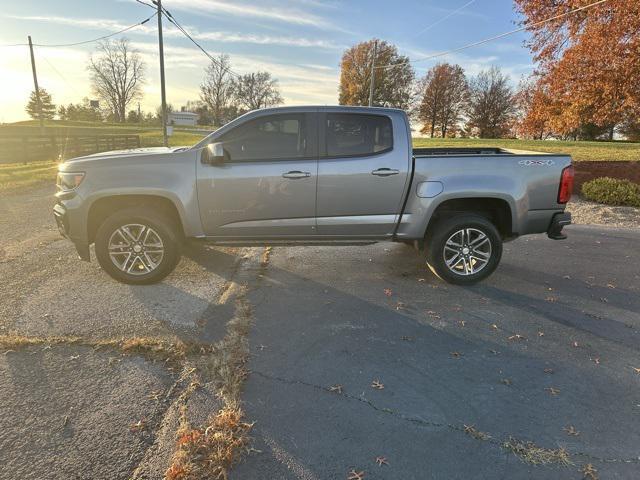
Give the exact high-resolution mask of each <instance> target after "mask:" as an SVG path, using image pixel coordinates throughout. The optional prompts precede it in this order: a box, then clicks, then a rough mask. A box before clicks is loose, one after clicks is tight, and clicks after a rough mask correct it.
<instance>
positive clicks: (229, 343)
mask: <svg viewBox="0 0 640 480" xmlns="http://www.w3.org/2000/svg"><path fill="white" fill-rule="evenodd" d="M225 293H226V295H225V298H229V297H230V295H232V294H234V295H235V307H236V309H235V315H234V317H233V318H232V319H231V320H230V321H229V322H228V323H227V334H226V336H225V337H224V338H223V339H222V340H221V341H220V342H219V343H217V344H216V345H214V347H213V352H212V354H211V355H208V356H206V357H203V358H201V359H200V362H198V363H196V364H195V365H196V368H197V370H198V371H200V372H202V373H203V374H204V376H205V378H207V379H208V380H209V381H211V382H212V383H213V385H214V386H215V388H216V391H217V392H218V396H219V397H220V399H221V401H222V404H223V406H222V408H221V409H220V410H219V411H218V412H217V413H216V414H215V415H212V416H211V417H210V418H209V419H208V421H207V422H206V423H205V424H204V425H201V426H198V427H193V426H191V425H190V424H189V422H188V420H187V418H186V408H183V409H182V411H181V415H180V429H179V431H178V439H177V442H176V451H175V452H174V455H173V459H172V462H171V465H170V466H169V468H168V469H167V471H166V473H165V476H166V478H167V479H168V480H187V479H188V480H205V479H226V478H227V475H228V471H229V469H230V468H231V467H232V466H233V465H234V464H235V463H237V462H238V461H239V460H240V458H241V456H242V455H243V454H244V453H245V452H246V451H247V450H248V448H249V431H250V430H251V427H252V424H250V423H247V422H246V421H245V420H244V412H243V411H242V409H241V408H240V392H241V388H242V384H243V382H244V380H245V378H246V376H247V370H246V363H247V361H248V358H249V343H248V340H247V335H248V333H249V328H250V327H251V322H252V314H251V308H250V306H249V303H248V302H247V301H246V299H245V295H246V289H245V288H244V287H240V286H239V285H238V284H237V283H232V284H231V285H230V287H229V288H228V289H227V291H226V292H225Z"/></svg>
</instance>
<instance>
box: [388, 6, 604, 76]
mask: <svg viewBox="0 0 640 480" xmlns="http://www.w3.org/2000/svg"><path fill="white" fill-rule="evenodd" d="M606 1H608V0H598V1H597V2H593V3H590V4H589V5H585V6H583V7H579V8H575V9H573V10H570V11H568V12H565V13H561V14H559V15H555V16H553V17H549V18H545V19H544V20H540V21H539V22H535V23H532V24H530V25H525V26H524V27H520V28H516V29H515V30H511V31H509V32H505V33H501V34H500V35H495V36H493V37H489V38H485V39H484V40H479V41H477V42H473V43H469V44H467V45H463V46H462V47H458V48H454V49H453V50H447V51H445V52H440V53H436V54H434V55H429V56H427V57H421V58H416V59H414V60H408V61H406V62H398V63H394V64H388V65H380V66H378V67H376V68H380V69H387V68H394V67H398V66H401V65H407V64H409V63H416V62H424V61H426V60H432V59H434V58H438V57H443V56H445V55H449V54H450V53H456V52H459V51H461V50H466V49H467V48H471V47H477V46H478V45H482V44H485V43H489V42H492V41H493V40H498V39H499V38H503V37H506V36H509V35H513V34H514V33H518V32H522V31H523V30H527V29H529V28H531V27H535V26H538V25H542V24H544V23H548V22H551V21H553V20H557V19H558V18H562V17H566V16H568V15H571V14H574V13H577V12H580V11H582V10H586V9H587V8H591V7H595V6H596V5H600V4H601V3H604V2H606Z"/></svg>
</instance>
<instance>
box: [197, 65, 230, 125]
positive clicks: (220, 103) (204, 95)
mask: <svg viewBox="0 0 640 480" xmlns="http://www.w3.org/2000/svg"><path fill="white" fill-rule="evenodd" d="M200 98H201V99H202V101H203V102H204V103H205V104H206V106H207V107H208V110H209V112H210V113H211V118H212V121H213V124H214V125H218V126H219V125H224V124H225V123H227V122H228V121H229V120H231V118H230V117H232V116H234V110H235V109H234V108H233V101H234V83H233V78H232V77H231V62H230V61H229V56H228V55H225V54H222V53H221V54H220V55H219V56H218V57H217V58H216V60H215V61H213V60H212V61H211V63H210V64H209V66H208V67H207V69H206V71H205V77H204V81H203V82H202V85H200Z"/></svg>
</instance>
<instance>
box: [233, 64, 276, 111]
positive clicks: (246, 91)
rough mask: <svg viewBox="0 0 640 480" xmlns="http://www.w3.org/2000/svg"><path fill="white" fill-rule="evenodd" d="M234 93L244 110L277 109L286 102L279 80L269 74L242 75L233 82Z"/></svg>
mask: <svg viewBox="0 0 640 480" xmlns="http://www.w3.org/2000/svg"><path fill="white" fill-rule="evenodd" d="M233 92H234V98H235V101H236V102H237V103H238V105H239V106H240V108H241V109H244V110H257V109H259V108H266V107H275V106H276V105H280V104H281V103H283V102H284V100H283V98H282V95H280V87H279V86H278V80H277V79H275V78H273V77H272V76H271V74H270V73H269V72H252V73H247V74H244V75H241V76H240V77H238V78H237V79H235V80H234V82H233Z"/></svg>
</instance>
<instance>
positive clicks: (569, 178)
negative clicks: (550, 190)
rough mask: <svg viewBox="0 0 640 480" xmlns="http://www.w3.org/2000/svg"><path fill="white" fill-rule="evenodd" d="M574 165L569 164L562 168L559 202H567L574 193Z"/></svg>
mask: <svg viewBox="0 0 640 480" xmlns="http://www.w3.org/2000/svg"><path fill="white" fill-rule="evenodd" d="M573 177H574V171H573V165H569V166H568V167H565V168H564V169H563V170H562V176H561V177H560V188H559V189H558V203H567V202H568V201H569V200H571V194H572V193H573Z"/></svg>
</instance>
